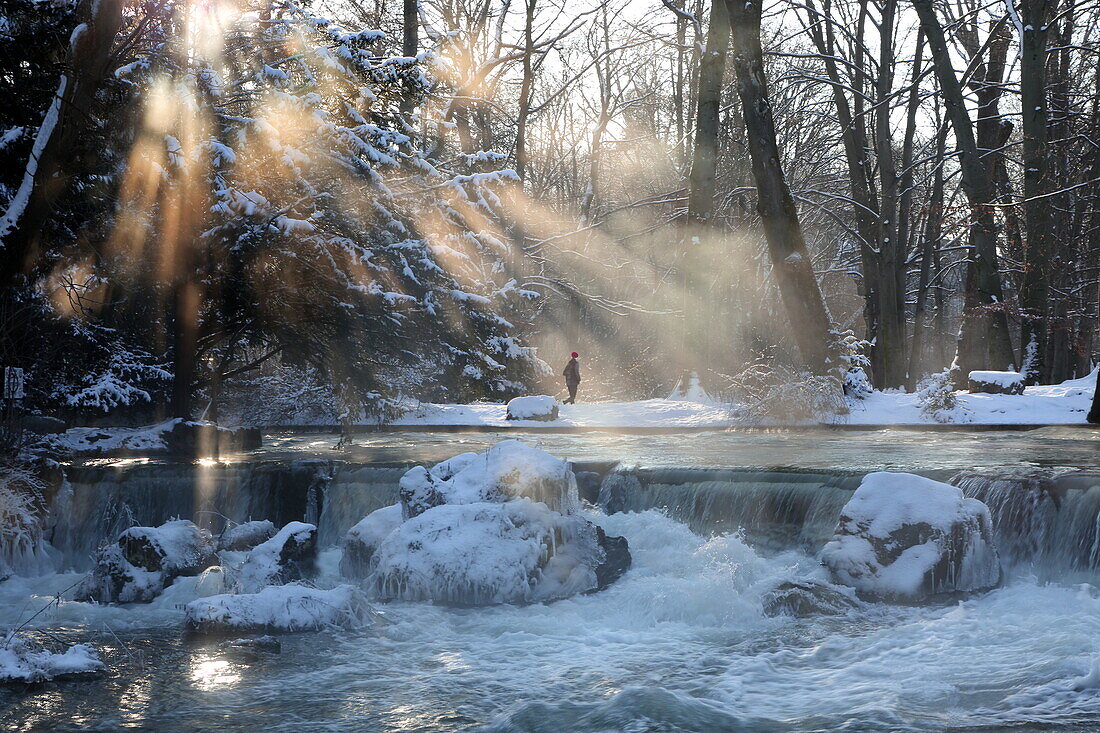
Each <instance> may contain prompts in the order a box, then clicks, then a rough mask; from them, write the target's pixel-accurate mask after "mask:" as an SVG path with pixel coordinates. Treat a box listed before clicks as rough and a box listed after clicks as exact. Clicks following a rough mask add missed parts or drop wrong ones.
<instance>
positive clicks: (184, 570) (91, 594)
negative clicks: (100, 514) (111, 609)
mask: <svg viewBox="0 0 1100 733" xmlns="http://www.w3.org/2000/svg"><path fill="white" fill-rule="evenodd" d="M214 562H215V556H214V544H213V540H212V538H211V537H210V533H209V532H207V531H206V530H204V529H199V528H198V527H197V526H195V524H194V523H193V522H190V521H188V520H186V519H177V520H174V521H171V522H165V523H164V524H162V525H160V526H159V527H130V528H129V529H127V530H125V531H124V532H123V533H122V534H120V535H119V537H118V541H117V542H114V543H111V544H109V545H106V546H104V547H103V548H101V549H100V551H99V555H98V557H97V558H96V566H95V568H94V569H93V570H92V571H91V572H90V573H88V575H87V576H86V577H85V578H84V580H83V581H82V582H81V583H80V585H79V586H78V587H77V590H76V595H75V598H76V600H78V601H95V602H98V603H148V602H149V601H152V600H153V599H154V598H156V597H157V596H158V595H159V594H160V592H161V591H163V590H164V588H165V587H166V586H167V585H168V584H169V583H171V582H172V581H173V580H175V579H176V578H178V577H180V576H188V575H198V574H199V573H201V572H202V571H203V570H205V569H206V568H208V567H209V566H210V565H212V564H214Z"/></svg>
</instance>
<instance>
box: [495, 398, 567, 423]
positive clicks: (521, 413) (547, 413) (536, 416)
mask: <svg viewBox="0 0 1100 733" xmlns="http://www.w3.org/2000/svg"><path fill="white" fill-rule="evenodd" d="M506 417H507V419H509V420H539V421H542V422H550V421H551V420H557V419H558V401H557V400H556V399H554V398H553V397H551V396H549V395H534V396H531V397H516V398H515V399H514V400H511V401H509V402H508V413H507V416H506Z"/></svg>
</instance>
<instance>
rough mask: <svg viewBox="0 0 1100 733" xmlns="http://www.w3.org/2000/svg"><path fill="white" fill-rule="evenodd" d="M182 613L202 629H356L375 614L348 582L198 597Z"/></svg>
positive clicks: (195, 628) (194, 627)
mask: <svg viewBox="0 0 1100 733" xmlns="http://www.w3.org/2000/svg"><path fill="white" fill-rule="evenodd" d="M185 614H186V624H187V627H188V628H189V629H191V630H192V631H196V632H199V633H206V634H211V633H239V632H252V633H260V632H268V633H272V632H284V631H316V630H318V629H322V628H326V627H329V626H338V627H341V628H346V629H347V628H359V627H362V626H367V625H369V624H371V623H373V622H374V620H375V619H376V613H375V612H374V610H373V609H372V608H371V607H370V605H369V604H368V603H367V600H366V598H365V596H364V595H363V594H362V592H361V591H359V590H358V589H356V588H353V587H352V586H350V585H339V586H336V587H335V588H332V589H331V590H320V589H318V588H309V587H307V586H304V585H298V584H296V583H293V584H290V585H279V586H269V587H267V588H264V589H263V590H261V591H260V592H259V593H246V594H229V595H218V596H210V597H209V598H200V599H198V600H195V601H192V602H191V603H188V604H187V607H186V609H185Z"/></svg>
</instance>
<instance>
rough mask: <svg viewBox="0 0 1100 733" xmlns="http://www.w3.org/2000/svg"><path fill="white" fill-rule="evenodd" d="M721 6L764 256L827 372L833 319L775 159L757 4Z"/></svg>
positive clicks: (811, 364) (804, 340) (732, 0)
mask: <svg viewBox="0 0 1100 733" xmlns="http://www.w3.org/2000/svg"><path fill="white" fill-rule="evenodd" d="M726 5H727V8H728V11H729V17H730V29H731V30H732V32H733V49H734V54H733V67H734V70H735V72H736V76H737V93H738V96H739V97H740V98H741V108H742V112H743V115H744V120H745V130H746V132H747V134H748V147H749V155H750V157H751V158H752V173H753V178H755V179H756V196H757V211H758V212H759V213H760V218H761V221H762V223H763V225H764V235H765V237H766V238H767V242H768V254H769V256H770V258H771V262H772V267H773V268H774V270H775V276H776V281H777V282H778V284H779V292H780V296H781V297H782V299H783V305H784V307H785V309H786V311H787V317H788V319H789V320H790V322H791V328H792V331H793V333H794V339H795V343H796V344H798V348H799V351H800V352H801V353H802V359H803V361H804V362H805V364H806V366H807V367H808V368H809V369H810V371H812V372H814V373H815V374H827V373H828V372H829V370H830V368H832V367H835V366H836V364H834V363H833V362H832V358H831V355H830V353H829V351H830V349H829V339H830V331H831V330H832V323H831V322H830V319H829V313H828V311H827V310H826V308H825V301H824V299H823V298H822V297H821V289H820V288H819V287H818V284H817V280H816V278H815V277H814V272H813V268H812V266H811V265H810V258H809V253H808V252H807V250H806V241H805V239H804V238H803V235H802V227H801V224H800V223H799V220H798V210H797V209H796V208H795V204H794V199H793V198H792V197H791V192H790V189H789V188H788V187H787V181H786V179H785V178H784V176H783V168H782V165H781V163H780V161H779V144H778V142H777V140H776V134H775V121H774V119H773V118H772V110H771V105H770V104H769V102H768V85H767V80H766V78H765V76H764V53H763V49H762V48H761V46H760V14H761V5H760V3H758V2H751V1H750V2H746V1H745V0H727V3H726Z"/></svg>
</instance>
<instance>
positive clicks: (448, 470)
mask: <svg viewBox="0 0 1100 733" xmlns="http://www.w3.org/2000/svg"><path fill="white" fill-rule="evenodd" d="M400 496H401V506H402V508H403V511H404V516H405V518H406V519H411V518H413V517H415V516H417V515H418V514H421V513H422V512H424V511H425V510H427V509H430V508H432V507H435V506H440V505H442V504H472V503H476V502H501V501H506V500H508V499H512V498H518V497H526V498H528V499H532V500H534V501H540V502H542V503H543V504H546V506H548V507H549V508H550V509H552V510H553V511H556V512H562V513H567V514H568V513H571V512H573V511H575V510H576V509H577V508H578V506H579V503H580V502H579V499H578V497H577V482H576V478H575V477H574V476H573V471H572V470H571V469H570V467H569V464H568V463H567V462H566V461H562V460H560V459H558V458H555V457H554V456H552V455H550V454H549V453H546V452H544V451H541V450H539V449H538V448H533V447H531V446H528V445H526V444H524V443H521V442H520V441H518V440H503V441H501V442H499V443H497V444H496V445H494V446H493V447H492V448H490V449H489V450H488V451H486V452H485V453H481V454H475V453H463V454H462V455H458V456H455V457H454V458H451V459H448V460H446V461H443V462H442V463H440V464H438V465H436V466H434V467H432V468H431V469H430V470H429V469H425V468H424V467H422V466H417V467H415V468H413V469H411V470H409V471H408V472H407V473H406V474H405V475H404V476H403V477H402V478H401V482H400Z"/></svg>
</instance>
